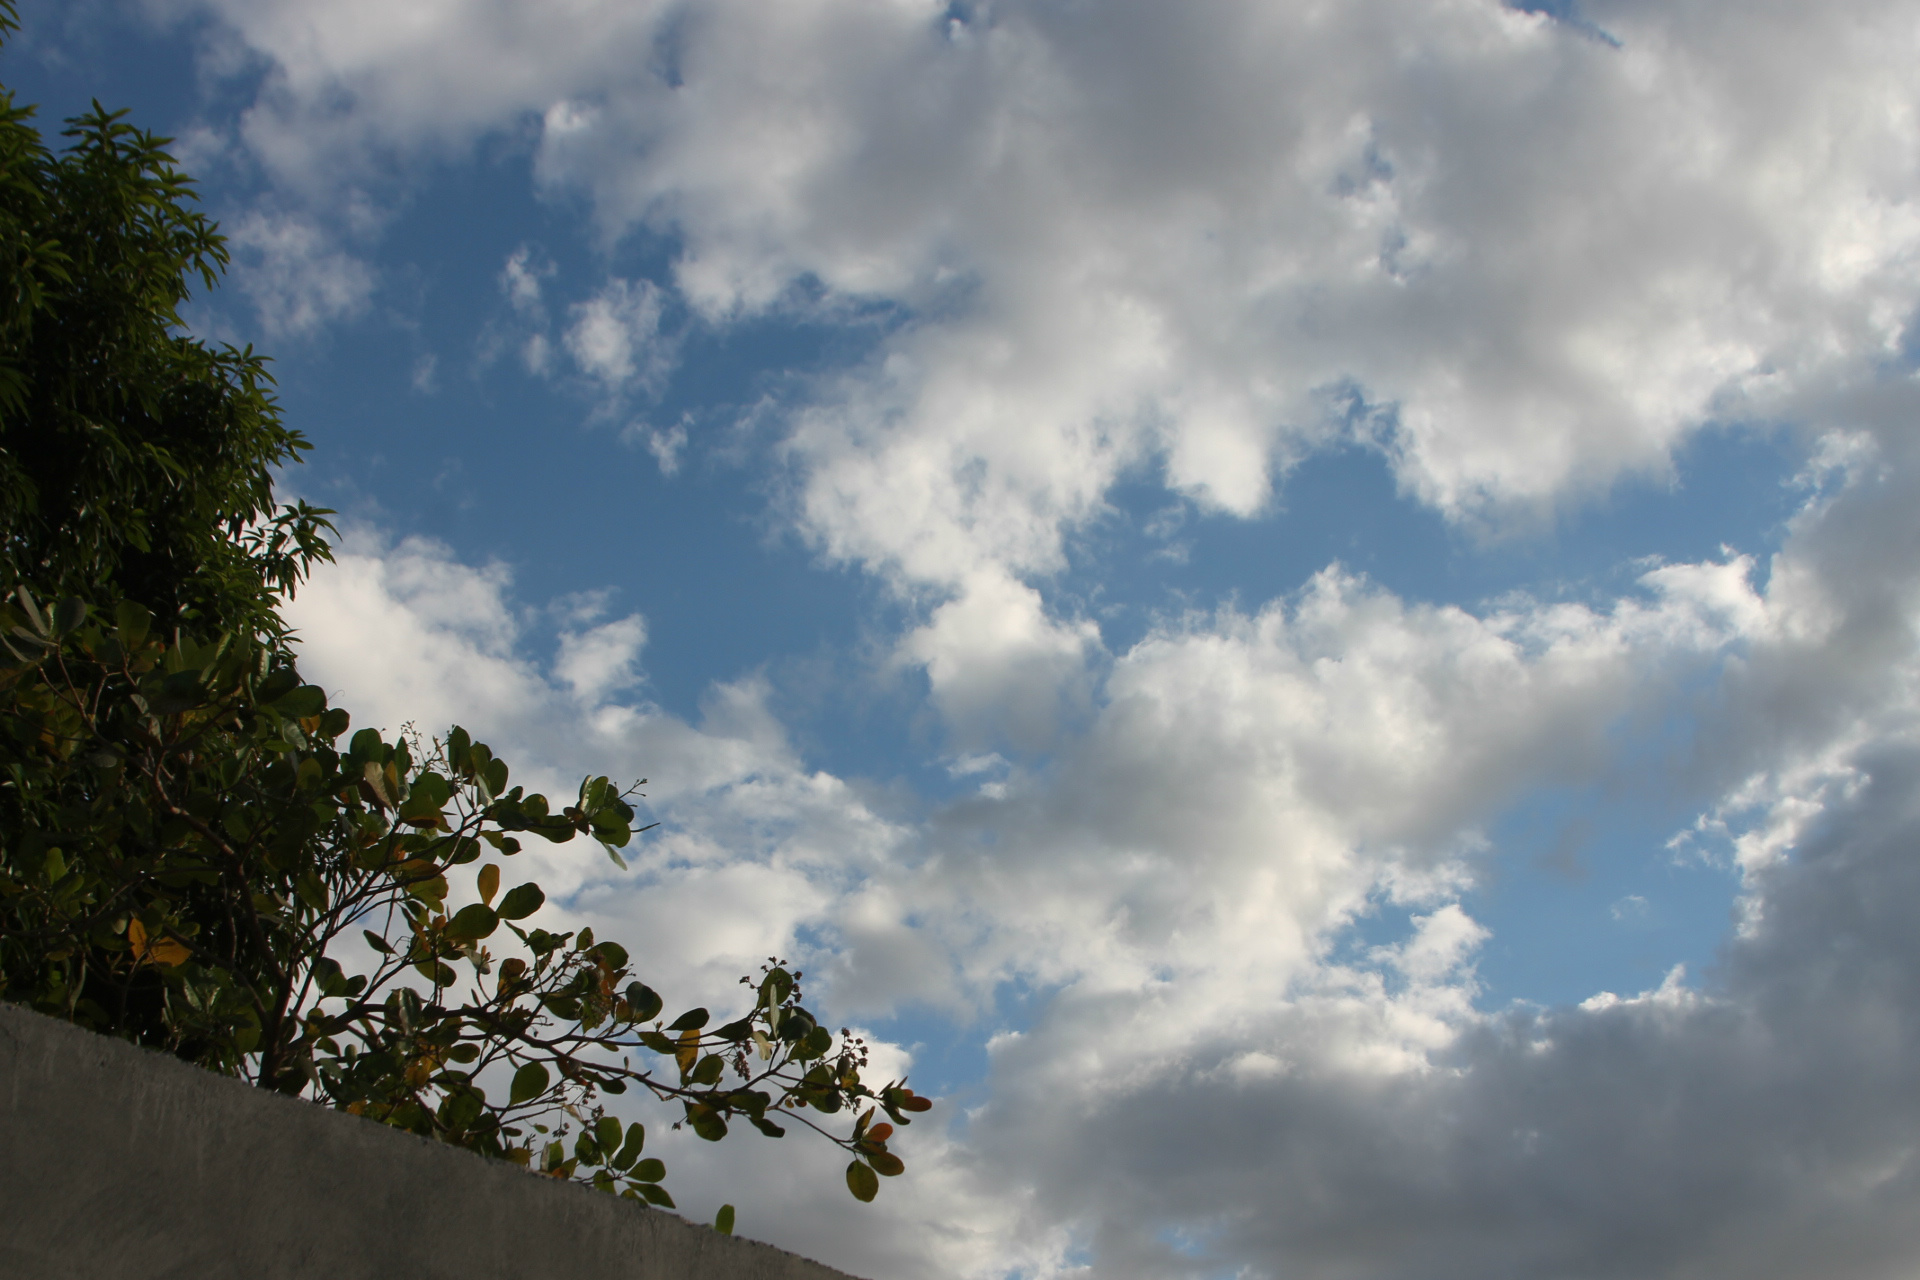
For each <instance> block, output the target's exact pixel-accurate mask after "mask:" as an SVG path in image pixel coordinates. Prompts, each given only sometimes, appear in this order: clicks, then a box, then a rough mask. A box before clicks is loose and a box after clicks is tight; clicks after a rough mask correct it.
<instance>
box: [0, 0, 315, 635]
mask: <svg viewBox="0 0 1920 1280" xmlns="http://www.w3.org/2000/svg"><path fill="white" fill-rule="evenodd" d="M15 25H16V24H15V22H14V9H13V5H12V3H11V0H0V32H5V31H8V30H11V29H12V28H13V27H14V26H15ZM124 114H125V113H124V112H108V111H106V110H104V109H102V108H101V107H100V105H99V104H98V103H95V104H94V108H93V110H92V111H91V112H89V113H87V114H86V115H83V116H80V117H77V118H75V119H74V120H72V121H70V122H69V127H68V128H67V129H66V130H65V132H64V134H63V136H64V137H66V138H68V139H71V140H72V145H71V146H69V147H68V148H67V149H66V150H65V151H63V152H61V153H59V154H55V153H54V152H52V151H51V150H50V149H49V148H48V147H47V146H46V145H45V143H44V142H43V141H42V139H41V136H40V133H39V130H38V129H37V128H35V127H34V125H33V122H32V117H33V109H32V108H31V107H24V106H20V105H18V104H16V103H15V101H14V98H13V95H12V94H11V93H10V92H7V91H6V90H4V89H0V581H6V582H13V583H18V582H31V583H35V584H37V585H38V586H39V587H40V589H41V590H42V591H43V593H45V594H47V595H48V596H49V597H55V598H57V597H58V596H60V595H65V594H75V595H81V596H84V597H88V598H93V599H105V598H109V597H110V598H114V599H130V600H133V601H136V602H138V603H140V604H142V605H144V606H146V607H147V608H148V609H149V610H151V611H152V612H153V613H154V614H155V615H157V616H159V617H161V618H164V619H175V618H187V619H192V618H200V619H202V620H205V621H207V622H210V623H212V624H213V626H214V628H215V629H219V628H224V627H228V626H234V625H239V624H241V623H244V624H245V625H246V627H247V628H249V629H251V630H255V631H258V632H261V633H262V634H267V635H272V636H279V635H282V634H284V631H285V627H284V624H283V623H282V622H281V620H280V618H279V615H278V614H277V612H276V611H275V605H276V603H277V600H278V598H279V596H280V595H281V594H283V593H285V592H286V591H288V590H290V589H292V587H293V586H294V585H295V584H296V583H297V582H298V581H299V580H300V577H301V575H302V574H303V573H304V572H305V570H306V568H307V567H308V566H309V565H310V564H312V563H313V562H314V561H315V560H319V559H325V558H326V557H327V555H328V551H327V543H326V535H327V533H328V532H329V530H330V526H329V525H328V524H327V521H326V516H327V515H328V514H329V513H327V512H326V511H324V510H320V509H317V508H314V507H310V506H307V505H306V504H304V503H294V504H291V505H284V506H283V505H280V504H277V503H276V502H275V500H274V497H273V487H272V472H273V469H274V468H276V467H280V466H284V465H286V464H288V463H292V462H296V461H298V460H299V456H300V454H301V452H302V451H303V450H305V449H306V448H307V447H308V444H307V441H306V440H304V439H303V438H302V437H301V435H300V434H299V433H298V432H297V431H294V430H292V429H290V428H288V427H287V426H286V425H285V424H284V423H283V422H282V421H281V418H280V414H279V411H278V407H277V405H276V404H275V402H274V399H273V397H272V395H271V394H270V388H271V386H272V379H271V378H270V377H269V376H268V374H267V371H266V364H265V361H264V360H263V359H262V358H261V357H260V356H258V355H256V354H255V353H254V352H253V350H252V349H251V348H247V349H236V348H234V347H232V346H218V347H214V346H209V345H207V344H205V343H202V342H200V341H197V340H195V339H193V338H192V337H190V336H188V335H186V334H184V333H183V332H181V327H180V316H179V309H180V307H181V306H182V305H183V304H184V303H185V302H186V301H187V299H188V297H189V293H190V288H191V286H193V285H195V284H198V285H200V286H202V287H204V288H211V287H212V286H213V284H214V282H215V280H216V279H217V277H218V275H219V273H220V272H221V271H222V270H223V269H224V268H225V266H226V264H227V247H226V242H225V240H224V239H223V238H222V237H221V236H220V234H219V233H218V231H217V229H216V228H215V226H214V224H213V222H212V221H211V220H209V219H208V218H207V217H206V216H205V215H204V214H203V213H201V212H200V211H199V210H198V209H196V208H194V207H193V205H192V202H191V197H192V190H191V189H192V183H191V180H190V179H188V178H187V177H186V176H185V175H184V174H182V173H181V172H180V171H179V170H178V169H177V168H176V167H175V166H174V163H173V160H172V158H171V157H170V156H169V155H168V154H167V152H166V151H165V149H164V147H165V143H166V139H164V138H157V137H155V136H154V135H152V134H150V133H144V132H141V131H140V130H138V129H135V128H134V127H132V126H131V125H129V124H127V123H126V122H125V120H124V119H123V116H124Z"/></svg>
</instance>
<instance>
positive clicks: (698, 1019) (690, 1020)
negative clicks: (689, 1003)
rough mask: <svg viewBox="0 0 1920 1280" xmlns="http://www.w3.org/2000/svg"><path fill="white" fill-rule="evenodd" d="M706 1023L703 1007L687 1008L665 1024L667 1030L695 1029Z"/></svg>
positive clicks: (705, 1012) (705, 1013)
mask: <svg viewBox="0 0 1920 1280" xmlns="http://www.w3.org/2000/svg"><path fill="white" fill-rule="evenodd" d="M706 1025H707V1011H706V1010H705V1009H689V1010H687V1011H686V1012H685V1013H683V1014H681V1015H680V1016H679V1017H677V1018H675V1019H674V1020H673V1021H672V1022H671V1023H669V1024H667V1030H669V1031H695V1030H698V1029H699V1028H701V1027H704V1026H706Z"/></svg>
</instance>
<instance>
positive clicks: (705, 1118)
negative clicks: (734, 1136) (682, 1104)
mask: <svg viewBox="0 0 1920 1280" xmlns="http://www.w3.org/2000/svg"><path fill="white" fill-rule="evenodd" d="M687 1124H688V1126H689V1127H690V1128H692V1130H693V1131H694V1133H696V1134H698V1135H699V1136H700V1137H702V1138H705V1139H706V1140H707V1141H708V1142H718V1141H720V1140H721V1139H722V1138H724V1137H726V1136H727V1122H726V1119H725V1118H724V1117H723V1116H721V1114H720V1113H719V1112H718V1111H715V1110H714V1109H713V1108H712V1107H707V1106H702V1105H701V1104H699V1103H697V1102H696V1103H692V1104H690V1105H689V1106H688V1107H687Z"/></svg>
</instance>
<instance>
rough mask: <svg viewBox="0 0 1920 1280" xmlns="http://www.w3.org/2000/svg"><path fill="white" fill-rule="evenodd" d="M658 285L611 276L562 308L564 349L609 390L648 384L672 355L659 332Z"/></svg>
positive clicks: (655, 380)
mask: <svg viewBox="0 0 1920 1280" xmlns="http://www.w3.org/2000/svg"><path fill="white" fill-rule="evenodd" d="M660 309H661V298H660V289H659V287H658V286H656V285H655V284H654V283H653V282H652V281H650V280H640V281H631V280H621V279H618V278H616V279H613V280H609V281H607V283H606V284H604V285H602V286H601V287H600V289H599V291H598V292H596V293H595V294H594V296H593V297H591V298H589V299H587V300H586V301H585V302H580V303H575V304H574V305H573V306H572V307H571V308H570V309H569V311H568V317H569V320H570V323H569V324H568V326H567V333H566V339H565V341H566V347H567V353H568V354H569V355H571V356H572V357H573V361H574V363H575V364H576V365H578V366H579V368H580V371H581V372H582V373H584V374H586V375H587V376H588V377H590V378H594V379H596V380H598V381H599V382H600V383H601V385H602V386H603V387H605V388H606V389H607V390H608V391H609V392H618V391H621V390H624V389H626V388H628V387H652V386H655V385H657V384H658V382H659V381H660V379H661V378H662V377H664V376H665V375H666V372H667V369H668V368H669V367H670V365H671V363H672V360H671V354H670V349H669V346H668V344H667V343H666V342H665V341H664V340H663V338H662V336H661V333H660Z"/></svg>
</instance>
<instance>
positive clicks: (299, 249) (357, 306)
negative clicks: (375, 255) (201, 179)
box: [226, 212, 377, 337]
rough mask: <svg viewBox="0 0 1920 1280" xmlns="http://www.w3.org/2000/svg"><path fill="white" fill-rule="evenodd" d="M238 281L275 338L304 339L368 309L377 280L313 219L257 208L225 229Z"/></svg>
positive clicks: (369, 267) (262, 322) (372, 270)
mask: <svg viewBox="0 0 1920 1280" xmlns="http://www.w3.org/2000/svg"><path fill="white" fill-rule="evenodd" d="M226 234H227V239H228V241H229V242H230V243H231V244H232V246H233V255H234V272H233V274H234V280H235V283H237V284H238V285H239V288H240V291H241V292H242V293H244V294H246V295H247V298H248V299H249V300H250V301H251V302H252V303H253V305H254V310H255V312H256V313H257V314H258V316H259V318H260V323H261V324H262V325H263V326H264V327H265V329H266V331H267V332H268V333H270V334H273V335H274V336H276V337H286V336H294V337H303V336H306V335H308V334H312V333H314V332H316V331H318V330H319V329H320V328H321V327H322V326H324V325H327V324H331V323H333V322H335V321H339V320H346V319H351V318H353V317H355V316H357V315H359V314H361V313H362V312H364V311H365V310H366V307H367V303H368V301H369V300H370V299H371V298H372V297H373V291H374V288H375V285H376V283H377V281H376V277H375V273H374V269H373V267H372V266H371V265H369V264H368V263H367V262H365V261H364V260H362V259H360V258H358V257H355V256H354V255H353V254H351V253H348V252H346V251H345V250H343V249H340V248H338V247H336V246H335V245H334V243H333V242H332V240H331V239H330V238H329V236H328V235H327V233H326V232H325V231H323V230H322V229H321V228H320V227H319V226H318V225H316V224H315V223H314V222H313V221H312V220H310V219H308V218H305V217H302V216H299V215H296V214H269V213H261V212H254V213H249V214H247V215H245V216H243V217H241V218H240V219H239V220H238V221H236V222H233V223H231V224H229V225H228V227H227V228H226Z"/></svg>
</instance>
